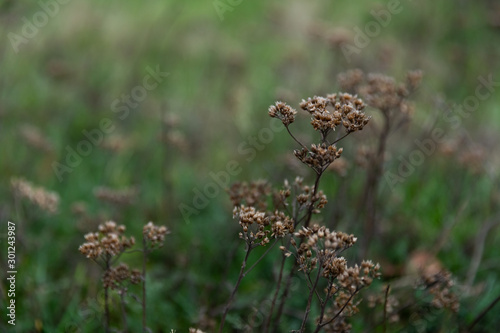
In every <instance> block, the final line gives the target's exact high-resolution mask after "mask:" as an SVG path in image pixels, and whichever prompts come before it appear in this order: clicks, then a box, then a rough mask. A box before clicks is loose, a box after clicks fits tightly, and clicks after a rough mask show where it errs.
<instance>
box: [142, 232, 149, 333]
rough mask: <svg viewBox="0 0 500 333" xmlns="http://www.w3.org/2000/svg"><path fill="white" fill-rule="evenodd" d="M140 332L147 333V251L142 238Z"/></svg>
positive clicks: (145, 243)
mask: <svg viewBox="0 0 500 333" xmlns="http://www.w3.org/2000/svg"><path fill="white" fill-rule="evenodd" d="M142 246H143V251H142V331H143V332H144V333H146V332H147V326H146V260H147V258H148V249H147V242H146V237H145V236H143V237H142Z"/></svg>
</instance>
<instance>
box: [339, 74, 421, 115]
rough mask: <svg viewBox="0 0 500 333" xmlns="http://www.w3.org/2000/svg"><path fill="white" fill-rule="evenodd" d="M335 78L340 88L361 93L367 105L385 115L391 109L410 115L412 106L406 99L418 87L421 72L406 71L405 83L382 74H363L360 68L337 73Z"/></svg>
mask: <svg viewBox="0 0 500 333" xmlns="http://www.w3.org/2000/svg"><path fill="white" fill-rule="evenodd" d="M337 79H338V82H339V84H340V86H341V88H342V89H345V90H347V91H351V92H353V93H357V94H359V95H361V96H362V97H363V98H364V99H365V101H366V103H367V104H368V105H370V106H372V107H374V108H377V109H379V110H381V111H382V112H383V113H385V114H386V115H389V113H390V112H391V111H393V110H399V112H400V113H401V114H404V115H411V114H412V113H413V106H412V105H411V104H410V103H408V102H407V100H406V99H407V97H408V96H409V94H410V93H411V92H413V91H415V90H416V89H417V88H418V86H419V84H420V81H421V79H422V72H421V71H411V72H408V74H407V77H406V83H397V82H396V81H395V80H394V79H393V78H391V77H388V76H385V75H382V74H368V75H367V76H365V75H364V74H363V73H362V72H361V71H360V70H355V71H348V72H346V73H342V74H339V75H338V77H337Z"/></svg>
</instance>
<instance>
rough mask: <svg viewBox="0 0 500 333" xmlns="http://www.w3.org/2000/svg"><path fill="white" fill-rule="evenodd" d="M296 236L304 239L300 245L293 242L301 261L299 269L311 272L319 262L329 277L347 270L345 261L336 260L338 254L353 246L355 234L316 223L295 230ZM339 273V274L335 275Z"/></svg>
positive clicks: (299, 261)
mask: <svg viewBox="0 0 500 333" xmlns="http://www.w3.org/2000/svg"><path fill="white" fill-rule="evenodd" d="M294 236H295V237H298V238H302V239H304V240H303V242H302V243H301V244H300V246H298V247H297V246H296V242H292V245H293V246H294V248H295V250H296V258H297V261H298V263H299V270H302V271H304V272H305V273H309V272H311V271H312V270H313V269H315V268H316V266H317V263H318V262H319V263H320V265H321V268H322V269H323V270H324V271H323V276H324V277H326V278H328V277H331V276H334V277H337V275H338V273H340V272H344V271H345V270H346V268H345V267H341V266H342V265H344V266H345V261H344V260H342V259H338V260H335V258H336V257H337V255H338V254H339V253H340V252H342V251H343V250H345V249H347V248H349V247H351V246H352V245H354V243H355V242H356V238H355V237H354V236H353V235H347V234H345V233H343V232H335V231H330V229H328V228H326V227H324V226H321V227H320V226H319V225H317V224H314V225H313V226H312V227H308V228H306V227H303V228H302V229H300V230H299V231H297V232H295V234H294ZM335 274H337V275H335Z"/></svg>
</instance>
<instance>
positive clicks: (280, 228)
mask: <svg viewBox="0 0 500 333" xmlns="http://www.w3.org/2000/svg"><path fill="white" fill-rule="evenodd" d="M269 222H270V223H271V231H272V234H271V236H272V237H274V238H282V237H285V236H286V235H288V234H289V233H293V232H294V221H293V219H292V218H290V217H289V216H287V215H285V213H283V212H280V211H277V210H276V211H275V212H274V215H271V216H269Z"/></svg>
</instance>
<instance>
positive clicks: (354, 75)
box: [337, 69, 365, 93]
mask: <svg viewBox="0 0 500 333" xmlns="http://www.w3.org/2000/svg"><path fill="white" fill-rule="evenodd" d="M364 80H365V74H364V73H363V71H362V70H360V69H354V70H349V71H347V72H345V73H340V74H339V75H338V76H337V81H338V83H339V85H340V88H341V89H342V90H344V91H347V92H350V93H355V92H356V91H357V88H358V86H359V85H360V84H361V83H362V82H363V81H364Z"/></svg>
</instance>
